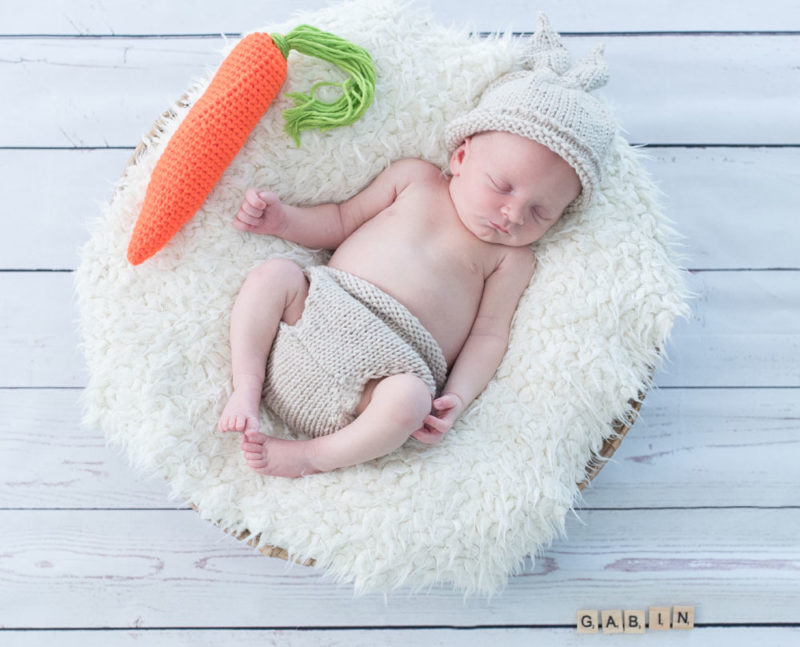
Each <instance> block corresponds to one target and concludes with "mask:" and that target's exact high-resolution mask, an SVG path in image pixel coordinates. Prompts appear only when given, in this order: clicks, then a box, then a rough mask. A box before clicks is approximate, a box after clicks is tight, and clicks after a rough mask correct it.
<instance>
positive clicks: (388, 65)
mask: <svg viewBox="0 0 800 647" xmlns="http://www.w3.org/2000/svg"><path fill="white" fill-rule="evenodd" d="M533 20H534V17H533V16H532V17H531V22H533ZM303 22H306V23H309V24H312V25H314V26H317V27H319V28H321V29H325V30H328V31H331V32H333V33H335V34H338V35H340V36H342V37H344V38H347V39H349V40H351V41H353V42H355V43H357V44H359V45H361V46H363V47H365V48H366V49H367V50H368V51H369V52H371V54H372V56H373V58H374V60H375V64H376V67H377V72H378V85H377V90H376V99H375V102H374V104H373V105H372V107H371V108H370V109H369V111H368V112H367V114H366V115H365V116H364V117H363V118H362V119H361V120H360V121H358V122H357V123H356V124H355V125H353V126H350V127H347V128H340V129H337V130H334V131H331V132H329V133H326V134H320V133H318V132H307V133H305V134H303V136H302V145H301V146H300V148H296V147H295V146H294V144H293V143H292V142H291V141H290V140H289V139H288V138H287V137H286V136H285V135H284V134H283V132H282V127H283V118H282V114H281V113H282V111H283V109H284V108H286V107H288V106H289V105H290V102H289V101H288V100H287V99H285V98H284V97H281V98H280V99H279V100H278V101H277V102H276V103H275V104H273V107H272V108H271V109H270V110H269V111H268V113H267V114H266V115H265V116H264V118H263V119H262V120H261V122H260V123H259V125H258V126H257V127H256V129H255V131H254V132H253V134H252V136H251V137H250V139H249V140H248V142H247V144H246V145H245V147H244V148H243V149H242V151H241V153H240V154H239V155H238V157H237V158H236V160H235V161H234V162H233V164H232V165H231V166H230V168H229V169H228V170H227V172H226V173H225V175H224V177H223V179H222V181H221V182H220V183H219V184H218V186H217V187H216V188H215V189H214V191H213V193H212V194H211V196H210V197H209V199H208V200H207V202H206V203H205V205H204V207H203V208H202V209H201V210H200V211H199V212H198V213H197V215H196V216H195V217H194V218H193V219H192V220H191V221H190V222H189V223H188V225H186V226H184V228H183V229H182V230H181V231H180V232H179V234H178V235H177V236H176V237H175V238H174V239H173V240H172V241H171V242H170V244H169V245H168V246H167V247H166V248H165V249H164V250H162V251H161V252H159V253H158V254H157V255H156V256H155V257H154V258H153V259H151V260H149V261H147V262H145V263H144V264H142V265H140V266H138V267H132V266H131V265H129V264H128V262H127V261H126V259H125V252H126V247H127V243H128V240H129V237H130V234H131V231H132V228H133V223H134V221H135V219H136V216H137V215H138V212H139V209H140V207H141V204H142V201H143V198H144V194H145V189H146V186H147V182H148V178H149V175H150V173H151V171H152V169H153V166H154V164H155V162H156V160H157V159H158V157H159V155H160V154H161V152H162V151H163V149H164V147H165V144H166V142H167V140H168V139H169V137H170V135H171V134H172V133H173V132H174V131H175V129H176V127H177V125H178V124H179V123H180V121H181V119H182V118H183V117H184V116H185V114H186V112H187V108H186V107H185V106H183V105H180V106H176V107H175V108H174V114H173V116H172V117H170V118H168V119H166V120H165V122H164V123H163V124H162V133H161V134H160V135H159V136H157V137H154V138H150V139H146V140H145V144H146V145H145V146H144V148H143V150H141V151H140V154H139V155H138V159H137V160H136V164H135V165H132V166H130V167H128V168H127V169H126V170H125V172H124V174H123V176H122V177H121V178H120V180H119V183H118V186H117V188H116V193H115V195H114V198H113V200H112V201H111V203H110V204H109V205H108V206H107V207H106V208H105V210H104V213H103V217H102V218H101V219H100V220H98V221H97V222H96V223H94V224H93V226H92V237H91V240H90V242H89V243H88V244H87V245H86V246H85V248H84V249H83V250H82V260H81V264H80V268H79V270H78V272H77V274H76V282H77V290H78V295H79V301H80V308H81V324H82V330H83V336H84V352H85V356H86V361H87V363H88V367H89V372H90V375H91V377H90V381H89V384H88V388H87V390H86V422H87V423H88V424H89V425H91V426H94V427H99V428H101V429H102V430H103V431H104V432H105V434H106V437H107V439H108V441H109V442H111V443H113V444H116V445H119V446H121V447H122V448H124V450H125V451H126V453H127V455H128V456H129V458H130V461H131V463H132V464H133V465H134V466H136V467H138V468H141V469H142V470H143V471H145V472H146V473H148V474H150V475H153V476H157V477H161V478H166V479H167V480H168V481H169V483H170V485H171V488H172V491H173V494H174V496H175V497H178V498H180V499H181V500H183V501H187V502H189V503H191V504H192V505H194V506H195V507H196V508H197V510H198V511H199V513H200V514H201V515H202V517H203V518H205V519H208V520H210V521H213V522H216V523H219V524H220V525H221V526H222V527H223V528H225V529H228V530H230V531H234V532H240V531H244V530H245V529H247V530H249V531H250V533H251V534H252V535H260V545H262V546H263V545H267V544H271V545H276V546H281V547H283V548H285V549H287V550H288V552H289V554H290V555H291V556H292V557H294V558H300V559H303V558H314V559H315V560H316V563H317V565H318V566H320V567H322V568H324V569H325V570H326V571H327V572H328V573H329V574H330V575H331V576H333V577H335V578H336V579H338V580H339V581H346V582H351V583H352V584H353V586H354V588H355V590H356V591H359V592H363V591H386V590H391V589H393V588H397V587H400V586H405V587H410V588H412V589H416V588H422V587H428V586H430V585H434V584H437V583H445V584H447V585H450V586H452V587H453V588H455V589H458V590H461V591H464V592H480V593H485V594H491V593H493V592H496V591H498V590H500V589H502V588H503V587H504V586H505V584H506V583H507V580H508V576H509V575H510V574H512V573H513V572H514V571H515V568H517V567H518V566H519V565H520V564H521V562H522V561H523V559H524V558H525V557H526V556H528V555H535V554H536V553H537V552H539V551H540V550H541V549H542V548H543V547H545V546H547V545H548V544H550V542H551V541H552V540H553V539H554V538H555V537H557V536H558V535H559V534H561V533H563V530H564V518H565V515H566V513H567V511H568V510H569V509H570V508H571V507H572V506H573V504H574V502H575V501H576V497H577V496H578V489H577V486H576V483H578V482H579V481H581V480H582V479H583V476H584V473H585V469H586V466H587V462H589V461H590V459H591V458H592V457H593V454H594V453H595V452H597V451H598V450H599V448H600V447H601V444H602V442H603V439H604V438H606V437H608V436H609V435H611V434H612V433H613V430H612V426H611V425H612V421H614V420H615V419H617V418H622V417H623V416H625V415H626V412H627V411H628V408H629V404H628V401H629V399H630V398H635V397H636V396H637V394H638V393H639V392H640V390H646V388H647V386H648V376H649V375H650V374H651V369H652V367H653V366H654V365H656V364H657V362H658V359H659V353H658V350H657V349H660V348H661V349H663V347H664V343H665V340H666V338H667V336H668V334H669V331H670V329H671V327H672V324H673V321H674V319H675V317H676V316H678V315H680V314H682V313H683V311H684V309H685V306H684V282H683V276H682V273H681V272H680V270H679V269H678V267H677V264H676V262H675V260H674V258H673V255H672V253H671V252H670V249H669V245H670V238H671V231H670V229H669V226H668V223H667V222H666V220H665V218H664V217H663V216H662V214H661V213H660V210H659V206H658V204H657V202H656V200H655V198H656V197H657V191H656V189H655V187H654V186H653V185H652V183H651V181H650V180H649V179H648V177H647V175H646V174H645V172H644V171H643V169H642V167H641V165H640V164H639V162H638V160H637V154H636V153H635V151H633V150H632V149H631V148H630V147H629V146H628V145H627V144H626V142H625V141H624V140H622V139H621V138H619V139H618V140H617V141H616V144H615V147H614V151H613V156H612V160H611V171H610V173H609V175H608V178H607V179H606V181H605V184H604V186H603V191H602V195H601V196H600V198H599V201H598V203H597V204H596V205H595V206H594V207H593V208H592V209H590V210H589V211H586V212H583V213H578V214H574V215H572V216H571V217H570V218H566V219H564V220H563V221H562V222H561V223H559V225H558V226H557V227H556V228H555V230H554V231H552V233H551V234H550V235H548V237H547V239H546V240H544V241H541V242H540V243H539V244H538V248H537V253H538V258H539V265H538V269H537V271H536V274H535V276H534V278H533V280H532V282H531V285H530V287H529V288H528V290H527V291H526V292H525V294H524V296H523V298H522V301H521V303H520V305H519V309H518V312H517V314H516V317H515V320H514V326H513V332H512V336H511V341H510V348H509V351H508V353H507V355H506V357H505V359H504V361H503V363H502V365H501V366H500V368H499V370H498V371H497V374H496V376H495V378H494V379H493V380H492V382H491V383H490V384H489V386H488V388H487V389H486V391H485V392H484V393H483V394H482V395H481V396H480V397H479V398H478V399H477V400H476V401H475V402H474V403H473V405H472V406H471V407H470V408H469V409H468V410H467V411H466V412H465V415H464V416H463V417H462V418H461V419H460V420H459V421H458V422H457V424H456V425H455V427H454V428H453V429H452V430H451V432H450V433H449V434H448V435H447V437H446V438H445V439H444V441H443V442H442V443H441V445H439V446H433V447H429V446H424V445H422V444H420V443H418V442H416V441H415V440H410V441H409V442H407V443H406V445H405V446H404V447H402V448H401V449H400V450H398V451H396V452H395V453H393V454H391V455H390V456H386V457H384V458H382V459H379V460H375V461H373V462H371V463H368V464H365V465H359V466H356V467H352V468H349V469H343V470H339V471H336V472H334V473H329V474H321V475H315V476H310V477H306V478H301V479H283V478H274V477H264V476H261V475H258V474H256V473H254V472H252V471H251V470H250V469H248V468H247V467H246V465H245V463H244V461H243V459H242V458H241V456H240V451H239V437H238V435H236V434H230V435H223V434H221V433H219V432H218V431H217V430H216V423H217V419H218V417H219V415H220V412H221V410H222V407H223V405H224V403H225V402H226V400H227V396H228V394H229V389H230V385H229V381H230V357H229V346H228V323H229V313H230V311H231V306H232V305H233V301H234V298H235V297H236V294H237V291H238V290H239V288H240V286H241V284H242V282H243V281H244V279H245V277H246V275H247V274H248V272H249V271H250V270H251V269H252V268H253V267H254V266H256V265H257V264H259V263H260V262H262V261H263V260H264V259H266V258H268V257H272V256H284V257H288V258H291V259H294V260H295V261H297V262H299V263H301V264H303V265H308V264H310V263H323V262H325V260H326V257H325V255H324V253H323V252H320V251H314V250H308V249H303V248H301V247H299V246H297V245H294V244H291V243H287V242H284V241H281V240H278V239H275V238H272V237H265V236H255V235H246V234H242V233H240V232H238V231H236V230H235V229H233V227H231V220H232V218H233V216H234V214H235V212H236V210H237V208H238V205H239V202H240V200H241V198H242V196H243V194H244V192H245V189H246V188H247V187H249V186H251V185H258V186H262V187H270V188H271V189H272V190H274V191H276V192H277V193H278V194H279V195H280V196H281V197H282V198H283V199H284V200H286V201H288V202H290V203H299V204H312V203H318V202H320V201H328V200H337V201H338V200H342V199H345V198H347V197H349V196H351V195H352V194H353V193H355V192H356V191H358V190H359V189H361V188H363V187H364V186H365V185H366V184H367V183H368V182H369V181H370V180H371V179H372V178H373V177H374V176H375V175H376V174H377V173H378V172H379V171H381V170H382V169H383V168H385V167H386V166H387V165H388V164H389V163H390V162H391V161H392V160H396V159H398V158H402V157H422V158H424V159H427V160H430V161H432V162H434V163H436V164H438V165H441V166H442V167H444V166H445V165H446V163H447V160H448V156H447V151H446V150H445V149H444V146H443V144H442V140H443V132H444V126H445V124H446V123H447V122H448V121H449V120H450V119H452V118H454V117H456V116H457V115H460V114H462V113H464V112H465V111H467V110H469V109H470V108H471V107H472V106H473V105H474V104H475V103H476V101H477V99H478V97H479V96H480V94H481V92H482V91H483V89H484V88H485V87H486V86H487V85H488V84H489V82H490V81H492V80H493V79H495V78H497V77H498V76H499V75H501V74H503V73H505V72H507V71H509V70H510V69H512V68H513V67H514V66H515V64H516V61H517V59H518V55H519V52H520V50H521V46H522V43H521V42H520V41H518V40H515V39H513V38H492V39H480V38H477V37H476V38H471V37H469V36H468V35H467V34H466V33H464V32H460V31H453V30H450V29H446V28H443V27H440V26H437V25H435V24H432V22H431V20H430V18H429V17H428V16H426V15H425V13H424V11H421V10H420V8H419V7H410V6H408V5H403V4H400V5H398V4H397V3H395V2H391V1H379V2H376V1H375V0H368V1H364V0H357V1H355V2H351V3H349V4H348V5H347V6H346V8H343V7H341V6H339V7H335V8H331V9H326V10H322V11H318V12H315V13H313V14H306V15H302V16H299V17H298V18H297V20H294V21H292V23H291V24H284V25H268V26H265V28H264V29H259V31H277V32H286V31H288V30H289V29H291V28H292V27H293V26H295V25H296V24H300V23H303ZM557 27H558V26H557V25H556V28H557ZM611 73H612V75H613V70H611ZM336 74H337V71H336V70H335V68H333V67H331V66H329V65H327V64H325V63H322V62H320V61H317V60H314V59H310V58H305V57H302V56H300V55H297V54H294V53H293V54H292V56H291V59H290V64H289V78H288V80H287V83H286V85H285V86H284V92H289V91H295V90H305V89H307V88H308V87H310V86H311V85H312V83H314V82H316V81H319V80H325V79H329V78H331V77H332V76H335V75H336ZM209 78H210V76H209ZM207 82H208V79H206V80H205V81H201V82H198V83H197V84H196V86H195V87H193V88H191V89H190V90H189V91H188V100H189V102H192V101H194V100H195V99H196V98H197V97H198V96H199V95H200V93H201V92H202V91H203V89H204V88H205V87H206V85H207ZM179 94H180V89H179V88H178V89H176V96H178V95H179ZM261 424H262V427H263V428H264V429H266V430H272V431H271V433H273V434H275V435H278V436H287V431H286V429H285V428H284V426H283V425H282V424H281V422H280V421H278V420H277V419H275V418H274V417H273V416H272V415H271V414H270V413H269V412H268V411H266V410H263V411H262V420H261Z"/></svg>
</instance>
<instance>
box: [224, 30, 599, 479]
mask: <svg viewBox="0 0 800 647" xmlns="http://www.w3.org/2000/svg"><path fill="white" fill-rule="evenodd" d="M527 63H528V65H529V67H530V68H531V69H529V70H527V71H522V72H516V73H512V74H509V75H506V76H505V77H502V78H501V79H499V80H498V81H497V82H495V83H494V84H493V85H492V86H490V88H489V89H488V90H487V91H486V92H485V93H484V96H483V97H482V98H481V101H480V104H479V105H478V107H477V108H476V109H475V110H473V111H472V112H470V113H468V114H467V115H464V116H463V117H461V118H459V119H456V120H455V121H454V122H452V123H451V124H450V125H449V126H448V129H447V140H448V145H449V147H450V149H451V150H452V151H453V152H452V154H451V158H450V165H449V171H450V173H449V174H447V175H446V174H444V173H442V172H441V170H440V169H439V168H438V167H436V166H434V165H432V164H430V163H428V162H424V161H422V160H416V159H405V160H400V161H398V162H395V163H394V164H392V165H391V166H390V167H389V168H388V169H386V170H385V171H383V172H382V173H381V174H380V175H378V176H377V178H376V179H375V180H374V181H373V182H372V184H370V185H369V186H368V187H367V188H366V189H364V190H363V191H361V192H360V193H358V194H357V195H356V196H354V197H353V198H351V199H350V200H347V201H346V202H343V203H341V204H325V205H319V206H315V207H308V208H300V207H292V206H289V205H284V204H282V203H281V202H280V200H279V198H278V197H277V196H276V195H275V194H273V193H270V192H267V191H263V190H257V189H250V190H248V191H247V193H246V195H245V198H244V201H243V203H242V205H241V207H240V210H239V212H238V214H237V217H236V220H235V221H234V226H235V227H236V228H238V229H240V230H242V231H246V232H252V233H260V234H270V235H275V236H280V237H282V238H284V239H286V240H290V241H293V242H296V243H299V244H301V245H304V246H306V247H310V248H324V249H331V250H335V251H334V253H333V255H332V256H331V259H330V261H329V263H328V265H327V266H322V267H312V268H310V269H307V270H303V269H301V268H300V267H299V266H297V265H296V264H294V263H293V262H292V261H289V260H286V259H280V258H275V259H270V260H268V261H267V262H265V263H263V264H262V265H260V266H259V267H257V268H256V269H255V270H253V272H251V274H250V275H249V276H248V278H247V280H246V281H245V283H244V285H243V287H242V289H241V291H240V293H239V295H238V297H237V299H236V303H235V305H234V308H233V312H232V316H231V332H230V335H231V350H232V367H233V388H234V390H233V393H232V395H231V397H230V399H229V400H228V403H227V404H226V406H225V409H224V411H223V413H222V416H221V418H220V421H219V428H220V430H221V431H223V432H229V431H236V432H240V433H242V444H241V446H242V451H243V453H244V458H245V459H246V461H247V463H248V464H249V465H250V467H252V468H253V469H254V470H256V471H258V472H261V473H265V474H271V475H276V476H289V477H295V476H302V475H306V474H313V473H316V472H323V471H329V470H333V469H336V468H339V467H345V466H349V465H354V464H356V463H361V462H365V461H368V460H371V459H373V458H377V457H379V456H383V455H385V454H388V453H390V452H392V451H394V450H395V449H397V448H398V447H400V446H401V445H402V444H403V443H404V442H405V441H406V440H407V439H408V437H409V436H412V437H414V438H416V439H418V440H420V441H422V442H425V443H436V442H438V441H439V440H440V439H441V438H442V436H443V435H444V434H445V433H446V432H447V431H448V430H449V429H450V428H451V427H452V425H453V423H454V422H455V420H456V419H457V418H458V416H459V415H460V414H461V413H462V411H464V409H465V408H466V407H467V406H469V404H470V403H471V402H472V401H473V400H474V399H475V398H476V397H477V396H478V395H479V394H480V393H481V391H482V390H483V389H484V388H485V387H486V385H487V384H488V382H489V380H490V379H491V378H492V376H493V375H494V372H495V371H496V369H497V367H498V366H499V364H500V362H501V360H502V358H503V355H504V353H505V351H506V348H507V345H508V338H509V332H510V327H511V321H512V318H513V315H514V311H515V309H516V307H517V304H518V302H519V299H520V297H521V295H522V293H523V291H524V290H525V288H526V287H527V286H528V284H529V282H530V279H531V276H532V274H533V271H534V267H535V258H534V254H533V251H532V250H531V247H530V245H531V243H533V242H535V241H537V240H539V238H541V237H542V235H543V234H544V233H545V232H546V231H547V230H548V229H549V228H550V227H552V226H553V225H554V224H555V223H556V222H557V221H558V219H559V218H560V217H561V215H562V214H563V213H564V212H565V210H567V208H568V207H570V208H575V207H577V206H583V205H585V204H587V203H588V202H589V200H590V199H591V197H592V195H593V193H594V191H595V189H596V187H597V184H598V183H599V180H600V177H601V173H602V164H603V160H604V158H605V155H606V152H607V150H608V148H609V146H610V143H611V140H612V138H613V134H614V124H613V120H612V118H611V115H610V112H609V111H608V109H607V108H606V106H605V105H604V104H603V102H601V101H600V100H599V99H597V98H596V97H594V96H593V95H590V94H589V90H591V89H593V88H595V87H598V86H599V85H602V84H603V83H604V82H605V79H606V74H605V67H604V65H603V63H602V61H601V60H600V57H599V52H598V53H597V54H595V55H594V56H593V57H591V58H590V59H589V60H587V61H585V62H583V63H581V64H579V65H577V66H575V67H572V68H570V67H569V57H568V55H567V54H566V50H565V48H564V46H563V44H562V43H561V41H560V39H559V38H558V36H557V35H556V34H555V33H554V32H552V31H551V30H549V28H548V27H547V24H546V22H545V21H544V19H543V18H541V17H540V24H539V29H538V30H537V32H536V34H535V35H534V36H533V38H532V39H531V44H530V46H529V56H528V57H527ZM262 392H263V395H264V397H265V399H266V403H267V405H268V406H269V407H270V408H271V409H272V410H273V411H274V412H275V413H276V414H277V415H278V416H279V417H281V418H282V419H283V420H284V421H285V422H286V423H287V424H288V425H289V426H290V427H291V428H292V429H294V430H295V431H297V432H300V433H302V434H305V435H306V436H309V438H308V439H303V440H284V439H279V438H274V437H270V436H267V435H265V434H263V433H261V432H260V431H259V415H258V414H259V406H260V403H261V398H262Z"/></svg>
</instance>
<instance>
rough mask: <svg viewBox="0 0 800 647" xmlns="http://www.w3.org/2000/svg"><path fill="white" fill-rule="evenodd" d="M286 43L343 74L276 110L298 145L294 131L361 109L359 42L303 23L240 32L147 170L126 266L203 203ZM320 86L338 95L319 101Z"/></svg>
mask: <svg viewBox="0 0 800 647" xmlns="http://www.w3.org/2000/svg"><path fill="white" fill-rule="evenodd" d="M291 49H294V50H296V51H298V52H300V53H301V54H307V55H310V56H315V57H317V58H320V59H322V60H325V61H328V62H331V63H335V64H336V65H338V66H339V67H340V68H341V69H342V70H343V71H344V72H346V73H347V74H348V75H349V78H348V79H347V80H346V81H344V82H343V83H340V84H337V83H317V84H316V85H314V86H313V87H312V88H311V90H310V93H309V94H308V95H306V94H302V93H300V92H296V93H293V94H290V95H288V96H289V97H291V98H292V99H294V101H295V104H296V105H295V107H294V108H289V109H288V110H286V111H284V117H285V119H286V125H285V128H284V130H285V131H286V132H287V133H288V134H289V135H290V136H291V137H292V138H293V139H294V141H295V143H296V144H297V145H298V146H299V145H300V131H302V130H306V129H309V128H319V129H320V130H328V129H330V128H335V127H337V126H344V125H347V124H351V123H353V122H354V121H356V120H357V119H358V118H359V117H361V115H362V114H364V111H365V110H366V109H367V107H368V106H369V104H370V103H371V102H372V97H373V94H374V90H375V68H374V66H373V63H372V59H371V58H370V55H369V54H368V53H367V52H366V51H365V50H364V49H362V48H361V47H358V46H356V45H353V44H352V43H349V42H348V41H346V40H343V39H342V38H339V37H338V36H334V35H333V34H329V33H327V32H323V31H320V30H319V29H316V28H314V27H310V26H308V25H300V26H299V27H297V28H295V29H294V30H292V31H291V32H289V33H288V34H286V35H285V36H281V35H278V34H272V35H268V34H264V33H254V34H250V35H248V36H246V37H245V38H244V39H242V40H241V41H240V42H239V43H238V44H237V45H236V47H234V48H233V51H231V53H230V54H229V55H228V56H227V57H226V58H225V60H224V61H223V62H222V64H221V65H220V67H219V70H217V73H216V74H215V75H214V78H213V79H212V80H211V83H210V84H209V86H208V88H207V89H206V91H205V92H204V93H203V95H202V96H201V97H200V98H199V99H198V100H197V102H196V103H195V104H194V105H193V106H192V108H191V110H189V113H188V114H187V115H186V117H185V119H184V120H183V122H182V123H181V125H180V126H179V127H178V129H177V131H176V132H175V134H174V135H173V136H172V137H171V138H170V140H169V142H168V143H167V146H166V149H165V150H164V153H163V154H162V156H161V158H160V159H159V160H158V162H157V163H156V167H155V169H153V173H152V175H151V177H150V183H149V184H148V186H147V192H146V194H145V199H144V206H143V207H142V210H141V212H140V213H139V218H138V219H137V221H136V225H135V227H134V230H133V235H132V237H131V241H130V244H129V245H128V260H129V261H130V262H131V263H132V264H133V265H138V264H139V263H141V262H143V261H145V260H147V259H148V258H150V257H151V256H152V255H153V254H155V253H156V252H157V251H158V250H160V249H161V248H162V247H163V246H164V245H166V243H167V241H169V239H170V238H172V237H173V236H174V235H175V234H176V233H177V231H178V230H179V229H180V228H181V227H182V226H183V224H184V223H186V222H187V221H188V220H189V219H190V218H191V217H192V216H193V215H194V214H195V212H196V211H197V210H198V209H199V208H200V207H201V206H202V205H203V202H205V199H206V198H207V197H208V195H209V193H211V190H212V189H213V188H214V186H215V185H216V183H217V182H218V181H219V178H220V177H221V176H222V174H223V172H224V171H225V169H226V168H227V167H228V165H229V164H230V163H231V162H232V161H233V158H234V157H235V156H236V153H238V152H239V149H240V148H241V147H242V145H243V144H244V142H245V140H246V139H247V137H248V135H249V134H250V132H251V131H252V130H253V128H254V127H255V125H256V123H258V120H259V119H260V118H261V116H262V115H263V114H264V112H266V110H267V108H268V107H269V105H270V104H271V103H272V101H273V100H274V99H275V97H276V96H277V95H278V92H279V91H280V89H281V86H282V85H283V82H284V80H285V79H286V59H287V58H288V56H289V50H291ZM323 85H335V86H339V87H341V89H342V94H341V96H340V97H339V98H338V99H337V100H336V101H333V102H330V103H328V102H324V101H320V100H319V99H317V98H316V97H315V96H314V93H315V92H316V90H317V88H318V87H320V86H323Z"/></svg>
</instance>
